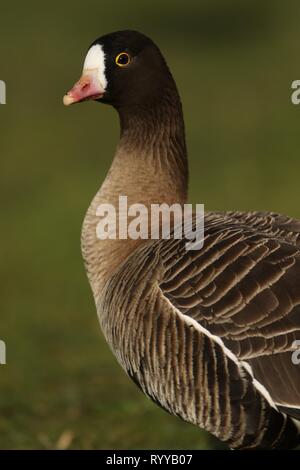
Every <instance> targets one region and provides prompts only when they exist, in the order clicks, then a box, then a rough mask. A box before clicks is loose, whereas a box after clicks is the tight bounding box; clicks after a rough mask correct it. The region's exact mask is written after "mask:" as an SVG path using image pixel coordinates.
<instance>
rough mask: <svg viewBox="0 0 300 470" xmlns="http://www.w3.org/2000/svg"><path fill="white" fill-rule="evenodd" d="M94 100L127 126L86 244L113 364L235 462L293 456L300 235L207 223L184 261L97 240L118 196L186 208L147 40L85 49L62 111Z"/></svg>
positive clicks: (155, 242) (155, 248)
mask: <svg viewBox="0 0 300 470" xmlns="http://www.w3.org/2000/svg"><path fill="white" fill-rule="evenodd" d="M86 100H94V101H96V102H99V103H105V104H108V105H111V106H113V107H114V108H115V109H116V111H117V112H118V115H119V119H120V140H119V143H118V145H117V148H116V152H115V155H114V158H113V161H112V164H111V167H110V170H109V172H108V174H107V176H106V178H105V180H104V182H103V183H102V185H101V187H100V189H99V191H98V192H97V194H96V195H95V197H94V199H93V200H92V202H91V204H90V206H89V208H88V210H87V213H86V216H85V218H84V222H83V228H82V239H81V245H82V255H83V259H84V263H85V266H86V270H87V276H88V279H89V282H90V285H91V288H92V292H93V296H94V300H95V304H96V309H97V314H98V317H99V322H100V326H101V329H102V331H103V334H104V337H105V339H106V341H107V342H108V344H109V346H110V348H111V350H112V352H113V354H114V355H115V357H116V359H117V361H118V362H119V363H120V365H121V366H122V368H123V369H124V370H125V372H126V373H127V374H128V376H129V377H130V378H131V379H132V380H133V381H134V382H135V383H136V384H137V386H138V387H139V388H140V389H141V390H142V391H143V392H144V393H145V394H146V395H147V396H148V397H149V398H150V399H152V400H153V401H154V402H155V403H156V404H158V405H160V406H161V407H162V408H163V409H164V410H166V411H167V412H169V413H171V414H173V415H176V416H178V417H180V418H182V419H183V420H184V421H186V422H188V423H192V424H194V425H196V426H198V427H200V428H203V429H205V430H207V431H208V432H210V433H212V434H213V435H215V436H216V437H217V438H218V439H219V440H220V441H223V442H225V443H227V445H228V446H229V448H231V449H289V448H295V447H296V446H297V445H298V444H299V441H300V438H299V433H300V426H299V420H300V365H297V361H294V360H293V354H294V355H296V358H297V357H298V356H297V347H298V348H299V339H300V221H298V220H295V219H292V218H290V217H287V216H283V215H280V214H278V213H275V212H269V213H268V212H247V213H246V212H234V211H232V212H224V213H223V212H206V213H205V224H204V238H203V246H202V248H201V249H199V250H187V249H186V243H185V242H186V240H185V239H184V237H183V238H182V239H175V237H172V236H171V237H169V238H164V237H160V238H158V239H149V238H148V239H143V238H139V239H138V238H136V239H130V238H127V239H125V237H119V238H116V239H111V238H106V239H105V238H104V237H103V239H100V238H99V237H98V236H97V224H98V222H99V216H98V215H97V208H98V207H99V206H100V205H101V204H110V205H112V206H113V207H116V208H117V209H116V210H118V198H119V196H120V195H126V196H127V198H128V204H136V203H137V204H143V205H144V206H145V207H148V208H149V207H150V206H151V204H162V203H165V204H168V205H172V204H175V203H176V204H180V205H181V206H183V205H184V204H185V203H186V202H187V190H188V162H187V149H186V142H185V131H184V120H183V111H182V105H181V100H180V97H179V94H178V90H177V87H176V84H175V81H174V79H173V77H172V74H171V72H170V70H169V68H168V65H167V63H166V61H165V59H164V57H163V55H162V53H161V52H160V49H159V48H158V47H157V46H156V45H155V43H154V42H153V41H152V40H151V39H150V38H148V37H147V36H145V35H143V34H141V33H139V32H136V31H130V30H125V31H117V32H113V33H110V34H106V35H103V36H102V37H100V38H98V39H97V40H95V41H94V42H93V43H92V44H91V46H90V47H89V48H88V51H87V54H86V57H85V60H84V65H83V72H82V76H81V78H80V80H79V81H78V82H76V84H75V85H74V86H73V88H72V89H71V90H70V91H69V92H68V93H67V94H66V95H65V96H64V99H63V101H64V104H65V105H70V104H73V103H79V102H82V101H86ZM119 215H120V216H121V217H122V216H124V214H119ZM193 223H195V220H194V221H193ZM294 358H295V357H294ZM298 362H299V361H298Z"/></svg>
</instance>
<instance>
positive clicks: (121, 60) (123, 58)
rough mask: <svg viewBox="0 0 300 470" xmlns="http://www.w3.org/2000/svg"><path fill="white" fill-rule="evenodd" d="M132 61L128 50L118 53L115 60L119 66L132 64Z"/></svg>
mask: <svg viewBox="0 0 300 470" xmlns="http://www.w3.org/2000/svg"><path fill="white" fill-rule="evenodd" d="M130 61H131V59H130V55H129V54H128V53H127V52H120V54H118V55H117V57H116V60H115V62H116V64H117V65H118V67H126V66H127V65H129V64H130Z"/></svg>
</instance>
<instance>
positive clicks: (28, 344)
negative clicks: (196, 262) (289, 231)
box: [0, 0, 300, 449]
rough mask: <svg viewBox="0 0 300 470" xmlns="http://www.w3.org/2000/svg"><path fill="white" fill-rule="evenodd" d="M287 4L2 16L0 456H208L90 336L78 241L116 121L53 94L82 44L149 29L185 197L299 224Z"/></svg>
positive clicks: (198, 435) (67, 4) (118, 5)
mask: <svg viewBox="0 0 300 470" xmlns="http://www.w3.org/2000/svg"><path fill="white" fill-rule="evenodd" d="M199 3H200V5H199ZM299 9H300V8H299V4H297V2H294V1H290V2H289V7H288V6H287V4H284V3H282V4H281V6H280V5H279V4H277V3H276V2H273V4H272V6H269V7H267V6H262V5H261V2H259V1H258V0H254V1H253V0H252V1H251V2H250V1H246V2H240V1H238V0H230V1H227V2H222V1H221V0H219V1H216V0H214V1H212V0H204V1H202V2H196V1H190V2H185V3H184V4H183V3H182V2H180V1H171V0H168V1H165V2H163V4H162V2H159V1H158V0H155V1H152V2H147V3H146V2H144V3H141V2H138V1H129V2H126V4H125V3H124V2H120V1H117V2H113V4H111V3H109V2H106V3H105V2H99V1H91V0H86V2H84V4H76V2H75V3H74V2H71V1H69V0H68V1H64V2H57V3H55V2H51V3H50V2H49V3H47V4H46V5H45V4H43V3H41V2H38V1H37V0H28V1H27V2H25V3H23V4H19V5H18V8H17V9H16V7H15V6H14V5H13V4H10V3H8V2H6V4H5V5H3V6H1V30H0V58H1V69H0V79H2V80H5V81H6V83H7V105H6V106H0V191H1V198H0V205H1V228H2V230H1V246H2V250H1V254H0V280H1V282H0V286H1V296H0V299H1V300H0V314H1V317H0V318H1V320H0V339H3V340H5V341H6V344H7V365H5V366H0V448H10V449H11V448H17V449H24V448H25V449H32V448H55V447H64V446H65V447H71V448H80V449H96V448H100V449H101V448H119V449H125V448H169V449H175V448H205V449H206V448H217V447H218V444H217V443H216V441H215V440H214V439H213V438H211V437H210V436H208V434H206V433H205V432H202V431H200V430H199V429H197V428H195V427H193V426H191V425H188V424H186V423H184V422H181V421H180V420H178V419H177V418H174V417H171V416H169V415H167V414H166V413H164V412H163V411H162V410H160V409H158V408H157V407H156V406H155V405H154V404H152V403H151V402H150V401H149V400H147V399H146V398H145V397H144V396H143V395H142V394H141V393H140V392H139V391H138V390H137V388H136V387H135V386H134V385H133V384H132V383H131V382H130V381H129V379H128V378H127V377H126V376H125V374H124V373H123V371H122V370H121V369H120V367H119V366H118V365H117V363H116V361H115V359H114V357H113V355H112V354H111V352H110V351H109V349H108V346H107V345H106V343H105V341H104V339H103V337H102V335H101V332H100V330H99V326H98V321H97V317H96V311H95V307H94V305H93V300H92V296H91V292H90V289H89V286H88V283H87V279H86V275H85V272H84V268H83V264H82V260H81V254H80V241H79V239H80V229H81V223H82V219H83V215H84V212H85V210H86V208H87V206H88V204H89V201H90V200H91V198H92V196H93V195H94V193H95V192H96V190H97V188H98V186H99V185H100V183H101V181H102V180H103V178H104V175H105V173H106V171H107V169H108V167H109V164H110V161H111V157H112V155H113V152H114V148H115V145H116V141H117V138H118V122H117V118H116V115H115V113H114V112H113V110H111V109H109V108H108V107H103V106H100V105H97V104H95V103H89V104H85V105H82V106H78V107H74V108H71V109H65V108H64V107H63V106H62V96H63V94H64V92H65V91H66V90H67V89H68V88H69V87H70V85H72V84H73V82H74V81H75V80H76V79H77V78H78V76H79V73H80V69H81V65H82V61H83V58H84V54H85V51H86V48H87V46H88V45H89V43H91V42H92V40H94V39H95V37H97V36H99V35H101V34H103V33H105V32H109V31H111V30H116V29H124V28H134V29H138V30H140V31H143V32H145V33H147V34H149V35H150V36H152V37H153V38H154V39H155V40H156V41H157V42H158V43H159V45H160V46H161V48H162V50H163V51H164V53H165V55H166V56H167V58H168V62H169V64H170V66H171V68H172V70H173V73H174V76H175V78H176V80H177V83H178V86H179V89H180V91H181V96H182V100H183V105H184V111H185V117H186V127H187V140H188V146H189V153H190V166H191V178H190V185H191V200H192V201H193V202H196V201H197V202H202V203H204V204H205V206H206V208H207V209H219V210H227V209H228V210H229V209H241V210H251V209H258V210H275V211H281V212H283V213H287V214H290V215H292V216H295V217H300V207H299V172H300V158H299V150H298V149H299V141H300V137H299V131H300V107H299V108H297V107H295V106H292V105H291V102H290V85H291V82H292V81H293V80H294V79H298V78H300V60H299V59H298V57H299V54H298V50H299V35H298V18H299V13H300V11H299Z"/></svg>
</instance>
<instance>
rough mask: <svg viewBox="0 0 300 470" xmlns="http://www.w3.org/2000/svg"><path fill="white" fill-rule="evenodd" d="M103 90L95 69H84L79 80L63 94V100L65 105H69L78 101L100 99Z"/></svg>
mask: <svg viewBox="0 0 300 470" xmlns="http://www.w3.org/2000/svg"><path fill="white" fill-rule="evenodd" d="M104 91H105V90H104V89H103V87H102V85H101V83H100V81H99V79H98V76H97V70H86V71H84V74H83V75H82V77H81V78H80V80H79V81H78V82H77V83H75V85H74V86H73V88H72V89H71V90H70V91H69V92H68V93H67V94H66V95H65V96H64V98H63V102H64V105H65V106H69V105H70V104H74V103H79V102H80V101H86V100H96V99H100V98H102V97H103V95H104Z"/></svg>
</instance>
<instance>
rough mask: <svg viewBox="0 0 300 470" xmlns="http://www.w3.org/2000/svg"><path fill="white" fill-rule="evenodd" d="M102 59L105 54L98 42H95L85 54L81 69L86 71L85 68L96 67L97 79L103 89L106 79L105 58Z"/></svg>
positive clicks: (91, 68)
mask: <svg viewBox="0 0 300 470" xmlns="http://www.w3.org/2000/svg"><path fill="white" fill-rule="evenodd" d="M104 59H105V54H104V51H103V48H102V46H101V45H100V44H95V45H94V46H92V47H91V48H90V49H89V51H88V53H87V55H86V58H85V61H84V64H83V70H84V71H87V70H93V69H97V71H98V78H99V81H100V83H101V85H102V87H103V88H104V90H105V88H106V85H107V80H106V76H105V60H104Z"/></svg>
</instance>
